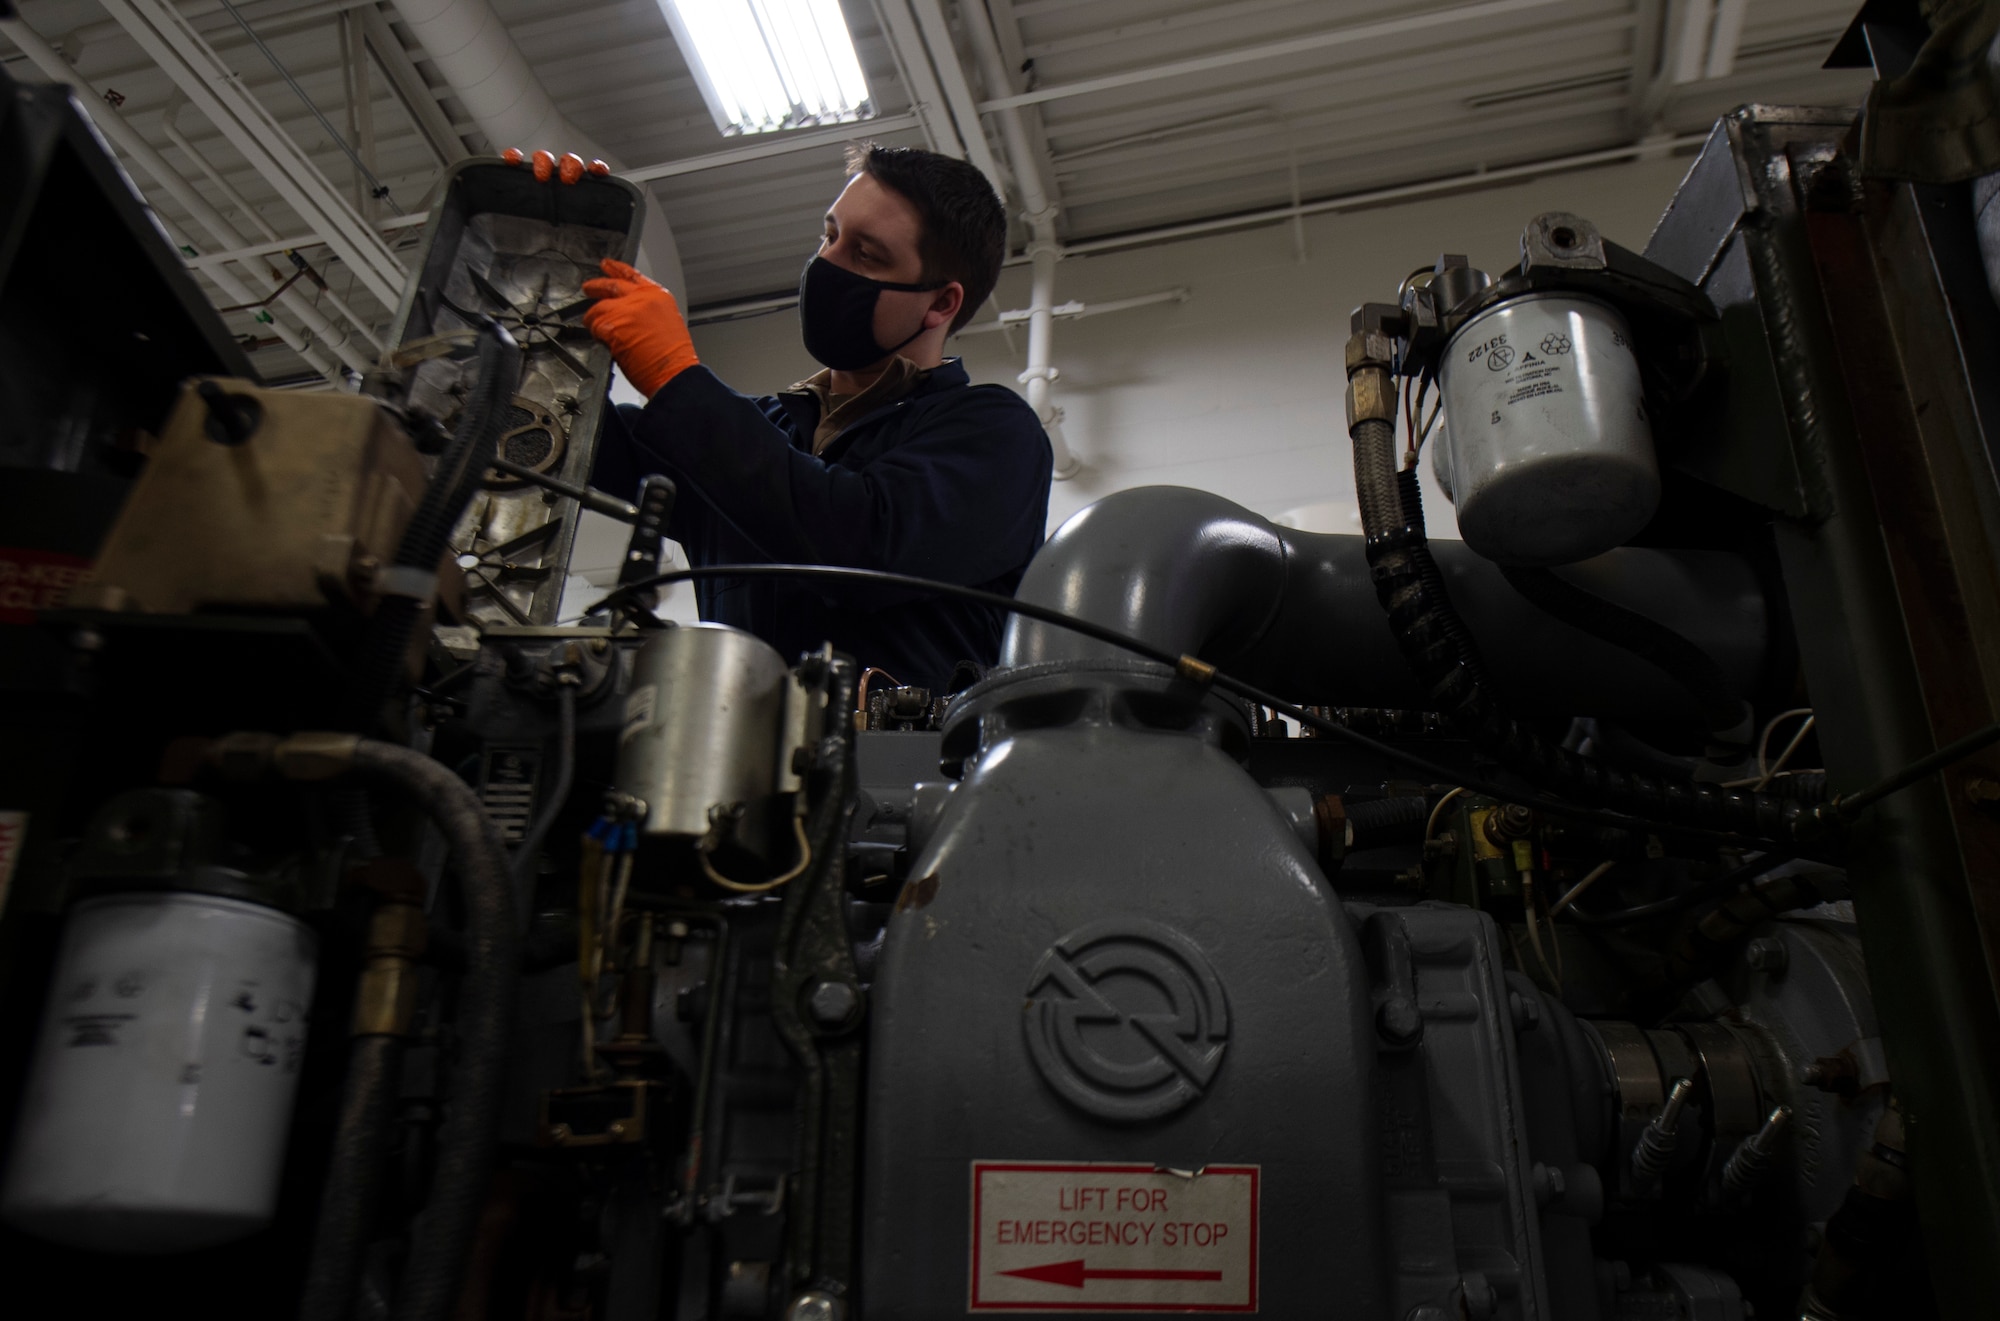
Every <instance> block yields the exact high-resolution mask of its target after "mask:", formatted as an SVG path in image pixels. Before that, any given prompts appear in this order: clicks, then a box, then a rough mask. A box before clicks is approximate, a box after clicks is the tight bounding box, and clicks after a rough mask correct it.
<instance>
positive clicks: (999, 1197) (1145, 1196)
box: [971, 1161, 1259, 1312]
mask: <svg viewBox="0 0 2000 1321" xmlns="http://www.w3.org/2000/svg"><path fill="white" fill-rule="evenodd" d="M1258 1172H1259V1167H1258V1166H1255V1165H1210V1166H1207V1167H1205V1168H1204V1169H1201V1170H1198V1171H1187V1170H1178V1171H1177V1170H1163V1169H1159V1168H1156V1167H1154V1166H1151V1165H1113V1164H1096V1163H1090V1164H1072V1165H1061V1164H1048V1163H1038V1162H1023V1161H974V1162H973V1163H972V1299H971V1309H972V1310H973V1311H975V1312H1050V1311H1053V1312H1145V1311H1177V1312H1254V1311H1256V1310H1257V1183H1258Z"/></svg>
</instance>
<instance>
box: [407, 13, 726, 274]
mask: <svg viewBox="0 0 2000 1321" xmlns="http://www.w3.org/2000/svg"><path fill="white" fill-rule="evenodd" d="M392 3H393V4H394V5H395V8H396V13H397V15H398V16H399V17H401V19H402V20H403V24H404V26H406V27H408V28H409V30H410V35H411V36H412V37H414V38H416V40H417V44H418V45H419V46H420V47H421V48H422V49H423V51H424V53H425V54H427V55H428V56H429V57H430V60H431V63H433V64H435V65H436V66H437V70H438V72H439V73H440V74H442V75H443V76H444V80H445V83H446V84H447V85H448V86H449V87H450V88H451V92H452V94H453V95H454V96H456V97H457V98H458V100H459V102H460V103H461V104H463V105H464V106H465V110H466V113H467V114H469V115H471V116H472V122H473V123H475V124H477V125H478V126H479V131H480V132H481V133H483V134H485V136H486V141H487V143H488V144H489V145H490V146H491V147H492V148H493V150H494V151H496V152H497V151H504V150H506V149H507V148H509V147H519V148H521V149H522V150H524V151H537V150H546V151H552V152H555V153H556V154H557V155H561V154H562V153H563V152H566V151H573V152H575V153H576V154H577V155H579V156H582V157H583V158H584V159H585V160H589V159H590V158H592V157H597V158H600V159H602V160H603V161H605V162H606V163H607V164H609V165H610V166H611V168H612V169H613V170H618V169H620V168H621V163H620V162H619V160H618V158H617V157H616V156H615V155H613V154H612V153H611V152H608V151H606V150H605V149H604V148H603V147H602V146H600V145H599V144H598V143H597V142H595V141H594V140H592V138H591V137H590V135H589V134H587V133H585V132H583V130H581V129H579V128H577V126H576V125H574V124H572V123H570V122H569V120H568V119H567V118H566V117H564V115H563V113H562V111H560V110H558V109H557V108H556V103H555V101H554V100H553V99H551V98H550V96H549V93H548V89H547V88H545V87H543V86H542V82H541V79H539V78H537V77H536V76H535V71H534V70H533V69H531V68H529V67H528V60H527V57H526V56H524V55H522V54H521V48H520V47H519V46H517V45H515V44H514V38H513V36H512V35H511V34H509V33H508V31H507V25H506V24H505V23H502V22H501V21H500V16H499V15H498V14H496V13H494V12H493V6H492V5H491V4H490V3H488V0H392ZM647 193H648V203H649V204H648V206H647V211H648V213H649V215H648V217H647V223H646V225H645V229H644V231H643V233H642V234H641V237H640V249H639V265H640V266H641V267H643V268H645V269H646V271H647V273H648V274H650V275H651V276H652V277H653V278H654V279H656V280H658V281H659V282H660V283H662V284H664V285H666V286H667V288H669V289H671V290H673V291H674V292H675V295H676V296H677V297H679V298H680V299H681V300H682V301H683V302H685V301H686V300H687V280H686V276H685V274H684V273H683V271H682V269H681V255H680V249H679V247H678V246H677V245H676V244H675V242H674V235H673V231H672V230H671V229H669V228H668V226H667V221H666V217H665V216H663V215H662V214H660V204H659V201H658V199H656V198H653V197H651V195H650V190H647Z"/></svg>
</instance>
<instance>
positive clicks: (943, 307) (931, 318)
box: [924, 280, 965, 330]
mask: <svg viewBox="0 0 2000 1321" xmlns="http://www.w3.org/2000/svg"><path fill="white" fill-rule="evenodd" d="M964 306H965V286H964V285H962V284H960V283H959V282H958V281H956V280H953V281H952V282H951V283H950V284H948V285H946V286H945V287H944V288H942V289H940V290H938V291H937V294H936V295H935V296H934V297H933V298H932V299H931V309H930V311H928V312H926V313H924V329H925V330H929V329H930V328H931V327H933V326H948V325H950V324H951V319H952V318H953V317H955V316H957V315H958V309H959V308H961V307H964Z"/></svg>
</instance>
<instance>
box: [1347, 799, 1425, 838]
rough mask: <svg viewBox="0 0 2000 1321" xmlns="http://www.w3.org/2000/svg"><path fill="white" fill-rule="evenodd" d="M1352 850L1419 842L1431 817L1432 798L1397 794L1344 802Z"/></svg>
mask: <svg viewBox="0 0 2000 1321" xmlns="http://www.w3.org/2000/svg"><path fill="white" fill-rule="evenodd" d="M1343 806H1344V807H1345V809H1346V811H1347V829H1348V831H1349V833H1350V834H1351V835H1352V836H1353V838H1352V839H1351V840H1350V841H1348V845H1347V846H1348V848H1350V849H1377V848H1382V847H1383V846H1385V845H1388V844H1420V843H1422V842H1423V838H1424V823H1425V822H1426V821H1428V820H1429V819H1430V800H1429V799H1427V798H1425V797H1423V795H1421V794H1396V795H1393V796H1391V797H1388V798H1376V799H1372V800H1363V801H1361V802H1354V801H1352V800H1348V801H1347V802H1345V803H1344V804H1343Z"/></svg>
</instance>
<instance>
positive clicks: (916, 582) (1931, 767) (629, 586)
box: [583, 487, 2000, 866]
mask: <svg viewBox="0 0 2000 1321" xmlns="http://www.w3.org/2000/svg"><path fill="white" fill-rule="evenodd" d="M1391 489H1392V491H1393V487H1392V488H1391ZM1397 507H1398V508H1400V507H1401V501H1400V500H1398V501H1397ZM700 578H818V579H821V580H823V581H827V582H867V583H880V584H882V585H884V586H891V587H911V588H916V589H918V590H920V591H926V592H933V593H936V594H937V595H939V596H949V597H954V598H956V599H958V600H961V601H973V602H977V603H978V604H980V605H988V606H992V607H994V608H995V609H998V610H1005V611H1008V612H1010V613H1012V614H1017V615H1021V616H1023V617H1024V618H1027V619H1036V620H1040V621H1041V622H1042V623H1044V624H1054V625H1056V626H1057V627H1058V628H1066V629H1069V630H1070V631H1071V632H1073V633H1081V634H1082V635H1083V636H1085V637H1087V638H1092V639H1094V640H1096V641H1098V642H1103V643H1106V644H1108V645H1110V646H1114V647H1119V648H1122V649H1124V650H1126V651H1129V652H1131V653H1132V654H1133V655H1135V656H1142V657H1144V658H1145V659H1147V660H1150V661H1154V662H1156V663H1158V664H1161V665H1166V666H1169V667H1171V668H1173V669H1175V670H1177V671H1179V672H1180V673H1181V674H1183V675H1186V676H1187V677H1189V678H1192V679H1195V680H1197V681H1198V682H1203V683H1209V684H1213V685H1214V686H1215V687H1217V688H1220V689H1222V690H1224V691H1225V692H1231V693H1235V694H1236V695H1237V696H1238V697H1241V698H1243V699H1245V700H1246V701H1250V702H1254V703H1256V704H1257V705H1259V706H1268V707H1270V708H1271V709H1272V710H1274V711H1277V712H1279V713H1280V714H1282V715H1287V716H1290V717H1291V718H1292V719H1294V720H1296V721H1298V722H1299V723H1300V724H1302V725H1309V726H1311V727H1312V728H1314V729H1316V730H1318V731H1319V732H1321V733H1322V734H1330V735H1332V736H1333V737H1335V738H1340V739H1345V740H1346V741H1348V742H1349V743H1352V744H1355V745H1356V746H1358V747H1363V748H1366V749H1368V750H1369V751H1370V752H1374V753H1376V754H1378V755H1380V756H1383V757H1388V758H1390V759H1391V760H1394V761H1400V762H1402V763H1403V764H1404V765H1406V766H1409V767H1412V768H1413V769H1416V770H1420V771H1423V772H1425V773H1426V774H1428V775H1430V776H1432V777H1434V778H1435V779H1436V780H1438V781H1439V782H1440V783H1445V784H1452V785H1457V786H1462V787H1464V788H1466V789H1470V790H1473V791H1474V792H1476V793H1482V794H1486V795H1488V796H1489V797H1493V798H1501V799H1505V800H1506V801H1508V802H1511V803H1520V804H1521V805H1523V806H1525V807H1533V808H1536V809H1538V810H1540V811H1544V812H1548V813H1551V814H1553V815H1559V816H1564V817H1568V818H1570V819H1572V820H1576V821H1595V822H1598V823H1599V824H1603V825H1610V826H1615V827H1617V828H1618V829H1621V830H1631V829H1635V828H1637V829H1644V830H1648V831H1651V832H1653V833H1655V834H1668V835H1679V836H1682V837H1684V838H1688V839H1703V840H1708V841H1711V842H1714V843H1721V844H1734V845H1745V844H1754V845H1763V846H1765V847H1775V848H1777V849H1781V850H1789V851H1787V852H1786V853H1785V856H1786V857H1787V858H1791V857H1796V856H1798V852H1797V849H1796V845H1795V844H1794V843H1793V841H1790V840H1787V841H1784V842H1782V843H1779V842H1777V841H1774V840H1770V839H1766V838H1762V837H1758V836H1752V835H1742V834H1731V833H1729V832H1727V831H1721V830H1711V829H1707V828H1705V827H1701V826H1693V825H1689V824H1687V823H1685V822H1679V821H1661V820H1656V819H1653V818H1650V817H1642V816H1636V815H1626V814H1623V813H1619V812H1606V811H1600V810H1598V809H1596V808H1590V807H1580V806H1578V805H1576V804H1574V803H1568V802H1563V801H1561V800H1560V799H1554V798H1547V797H1543V796H1541V795H1539V794H1533V793H1528V794H1523V793H1521V792H1520V791H1519V790H1517V789H1512V788H1509V787H1507V786H1505V785H1502V784H1498V783H1496V782H1494V781H1492V780H1486V779H1482V778H1479V777H1473V776H1467V775H1466V774H1465V773H1464V772H1463V771H1458V770H1453V769H1452V768H1451V767H1449V766H1445V765H1442V764H1440V763H1438V762H1434V761H1431V760H1430V759H1429V758H1427V757H1420V756H1418V755H1417V754H1416V753H1413V752H1407V751H1405V750H1403V749H1402V748H1398V747H1394V746H1392V745H1390V744H1387V743H1384V742H1381V741H1380V740H1379V739H1373V738H1370V737H1369V736H1368V735H1366V734H1363V733H1360V732H1358V731H1356V730H1352V729H1349V728H1347V726H1345V725H1340V724H1335V723H1334V722H1333V721H1331V720H1328V719H1326V718H1325V717H1324V716H1319V715H1315V714H1313V713H1312V712H1311V711H1308V710H1306V709H1305V708H1304V707H1302V706H1298V705H1296V704H1294V703H1291V702H1287V701H1286V700H1285V699H1284V698H1282V697H1279V696H1278V695H1277V694H1275V693H1267V692H1265V691H1264V690H1263V689H1261V688H1258V687H1255V686H1253V685H1251V684H1247V683H1245V682H1243V681H1242V680H1241V679H1238V678H1236V677H1234V676H1233V675H1230V674H1226V673H1224V672H1223V671H1221V670H1218V669H1216V668H1215V667H1214V666H1212V665H1209V664H1208V663H1207V662H1205V661H1203V660H1201V659H1199V658H1198V657H1194V656H1184V655H1175V654H1173V653H1172V652H1169V651H1166V650H1164V649H1162V648H1160V647H1155V646H1153V645H1152V644H1151V643H1148V642H1141V641H1140V640H1139V639H1137V638H1134V637H1127V636H1126V635H1125V634H1123V633H1120V632H1118V631H1117V630H1116V629H1111V628H1106V627H1104V625H1102V624H1094V623H1092V622H1091V621H1090V620H1088V619H1079V618H1077V617H1076V616H1075V615H1071V614H1066V613H1064V612H1063V611H1061V610H1054V609H1051V608H1049V607H1048V606H1042V605H1036V604H1034V603H1033V602H1031V601H1022V600H1018V599H1016V598H1014V597H1011V596H1002V595H1000V594H999V593H997V592H984V591H981V590H980V589H978V588H977V587H964V586H960V585H959V584H958V583H948V582H940V581H938V580H937V579H935V578H921V577H918V576H916V575H915V574H908V573H891V572H889V571H888V570H886V569H853V568H846V567H842V566H839V565H832V564H707V565H702V566H700V567H697V568H690V569H676V570H674V571H673V572H671V573H656V574H652V575H650V576H648V577H645V578H640V579H637V580H635V581H633V582H629V583H623V584H620V585H619V587H618V588H617V589H616V590H614V591H612V592H610V593H609V594H607V595H606V596H604V597H603V598H602V599H601V600H599V601H597V602H596V603H595V604H593V605H591V606H590V607H589V608H588V609H587V610H585V611H584V612H583V615H584V618H589V617H590V616H591V615H594V614H597V613H599V612H601V611H606V610H618V609H624V608H628V606H629V604H630V603H631V602H632V601H633V600H634V599H635V598H637V597H638V595H639V594H640V593H642V592H645V591H647V590H648V589H650V588H654V587H664V586H667V585H668V584H669V583H678V582H692V581H694V580H696V579H700ZM1995 743H2000V722H1995V723H1994V724H1991V725H1988V726H1986V727H1985V728H1984V729H1980V730H1977V731H1975V732H1973V733H1971V734H1967V735H1966V736H1965V737H1964V738H1961V739H1958V740H1956V741H1955V742H1952V743H1948V744H1946V745H1945V746H1944V747H1942V748H1939V749H1938V750H1937V751H1936V752H1933V753H1931V754H1930V755H1929V756H1927V757H1923V758H1921V759H1919V760H1917V761H1914V762H1912V763H1910V764H1909V765H1908V766H1905V767H1904V768H1903V769H1901V770H1899V771H1895V772H1892V773H1891V774H1889V775H1886V776H1884V777H1883V778H1882V779H1880V780H1878V781H1876V782H1875V783H1874V784H1872V785H1869V786H1868V787H1867V788H1865V789H1861V790H1858V791H1856V792H1855V793H1852V794H1846V795H1842V796H1840V797H1837V798H1835V799H1834V800H1833V801H1832V802H1830V803H1823V804H1821V805H1819V806H1818V807H1816V808H1812V809H1810V810H1809V811H1808V812H1807V813H1806V814H1805V815H1803V816H1801V817H1800V818H1799V819H1800V821H1801V822H1804V821H1806V820H1808V819H1810V820H1813V821H1818V822H1825V821H1827V820H1829V819H1839V820H1852V819H1853V818H1854V817H1855V816H1856V815H1858V814H1859V813H1860V811H1861V809H1863V808H1865V807H1869V806H1872V805H1873V804H1874V803H1876V802H1878V801H1880V800H1881V799H1883V798H1886V797H1888V796H1889V795H1890V794H1893V793H1896V792H1898V791H1899V790H1902V789H1907V788H1909V787H1910V786H1911V785H1913V784H1915V783H1916V782H1917V781H1919V780H1921V779H1923V778H1924V777H1925V776H1926V775H1930V774H1932V773H1933V772H1936V771H1939V770H1942V769H1943V768H1944V767H1946V766H1949V765H1951V764H1952V763H1953V762H1955V761H1958V760H1959V759H1961V758H1964V757H1969V756H1971V755H1972V754H1973V753H1975V752H1978V751H1980V750H1981V749H1983V748H1987V747H1991V746H1992V745H1993V744H1995ZM1772 865H1773V866H1775V865H1777V864H1776V863H1775V862H1774V863H1773V864H1772Z"/></svg>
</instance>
